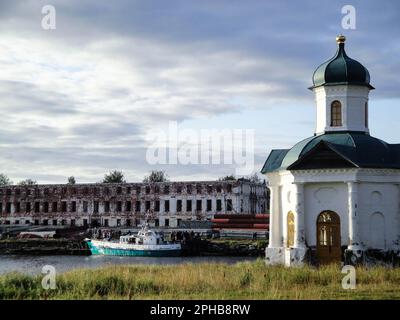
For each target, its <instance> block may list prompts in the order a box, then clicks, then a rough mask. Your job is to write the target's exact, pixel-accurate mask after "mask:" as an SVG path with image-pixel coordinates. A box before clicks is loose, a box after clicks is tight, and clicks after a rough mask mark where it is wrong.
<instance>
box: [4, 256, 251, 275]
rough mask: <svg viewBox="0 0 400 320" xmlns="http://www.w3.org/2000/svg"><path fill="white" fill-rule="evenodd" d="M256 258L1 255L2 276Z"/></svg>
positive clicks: (225, 261)
mask: <svg viewBox="0 0 400 320" xmlns="http://www.w3.org/2000/svg"><path fill="white" fill-rule="evenodd" d="M255 259H256V258H254V257H118V256H103V255H98V256H17V255H0V274H4V273H8V272H15V271H17V272H21V273H25V274H40V273H41V271H42V267H43V266H45V265H52V266H54V267H55V268H56V270H57V272H58V273H60V272H65V271H69V270H72V269H79V268H99V267H102V266H111V265H118V264H119V265H122V264H182V263H202V262H210V263H218V262H219V263H228V264H233V263H236V262H241V261H253V260H255Z"/></svg>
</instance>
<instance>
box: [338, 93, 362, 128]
mask: <svg viewBox="0 0 400 320" xmlns="http://www.w3.org/2000/svg"><path fill="white" fill-rule="evenodd" d="M364 112H365V127H366V128H368V103H367V102H365V108H364ZM342 118H343V117H342V104H341V103H340V101H338V100H335V101H333V102H332V103H331V126H332V127H341V126H342V125H343V121H342Z"/></svg>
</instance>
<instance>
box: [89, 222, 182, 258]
mask: <svg viewBox="0 0 400 320" xmlns="http://www.w3.org/2000/svg"><path fill="white" fill-rule="evenodd" d="M85 241H86V243H87V244H88V246H89V249H90V251H91V253H92V254H93V255H111V256H141V257H176V256H179V255H180V254H181V252H182V247H181V244H180V243H174V242H167V241H164V239H163V237H162V236H161V235H160V234H158V233H157V232H155V231H153V230H151V229H150V228H149V224H148V223H147V221H146V222H145V223H144V224H143V225H142V226H141V229H140V230H139V232H138V234H137V235H125V236H121V237H120V238H119V242H115V241H110V240H96V239H85Z"/></svg>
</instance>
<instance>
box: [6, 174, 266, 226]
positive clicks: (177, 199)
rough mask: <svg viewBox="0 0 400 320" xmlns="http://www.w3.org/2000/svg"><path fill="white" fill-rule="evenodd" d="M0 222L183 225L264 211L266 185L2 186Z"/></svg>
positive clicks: (212, 182)
mask: <svg viewBox="0 0 400 320" xmlns="http://www.w3.org/2000/svg"><path fill="white" fill-rule="evenodd" d="M0 199H1V202H0V213H1V217H0V224H3V225H49V226H60V225H64V226H104V227H107V226H108V227H116V226H121V227H124V226H126V227H130V226H131V227H134V226H137V225H139V224H140V223H142V222H143V219H144V217H145V214H146V213H151V214H152V216H153V217H154V222H153V223H154V225H155V226H160V227H164V226H165V227H179V226H180V225H181V222H182V221H207V220H210V219H211V218H212V217H213V215H214V214H217V213H218V214H221V213H222V214H223V213H229V214H232V213H236V214H241V213H242V214H243V213H264V212H266V209H267V203H268V201H267V188H266V186H265V184H260V183H253V182H250V181H249V180H245V179H238V180H236V181H191V182H163V183H150V184H149V183H118V184H109V183H95V184H48V185H29V186H19V185H10V186H2V187H0Z"/></svg>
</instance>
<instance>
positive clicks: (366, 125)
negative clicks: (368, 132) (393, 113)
mask: <svg viewBox="0 0 400 320" xmlns="http://www.w3.org/2000/svg"><path fill="white" fill-rule="evenodd" d="M365 128H368V102H366V103H365Z"/></svg>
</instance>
